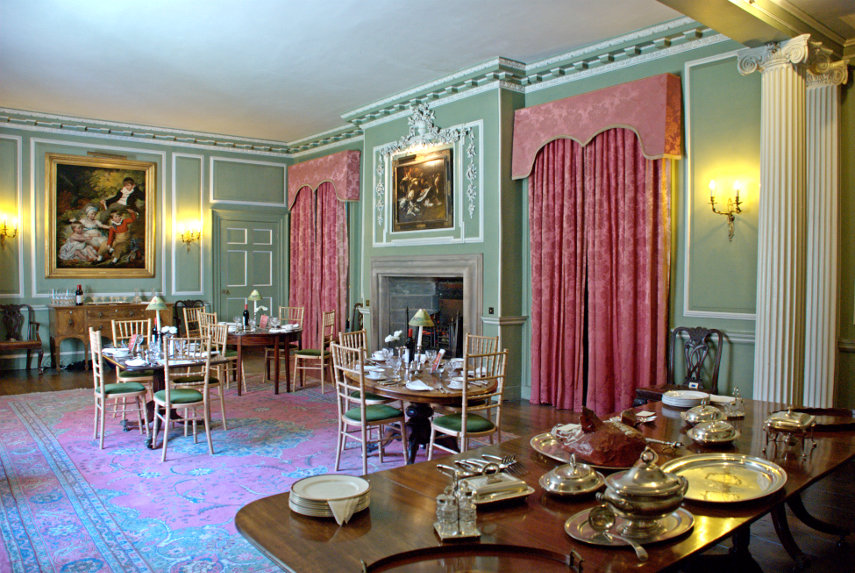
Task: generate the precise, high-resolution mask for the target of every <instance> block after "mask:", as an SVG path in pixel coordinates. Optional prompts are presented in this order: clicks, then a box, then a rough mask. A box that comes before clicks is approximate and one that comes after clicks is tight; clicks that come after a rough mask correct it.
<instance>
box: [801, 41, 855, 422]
mask: <svg viewBox="0 0 855 573" xmlns="http://www.w3.org/2000/svg"><path fill="white" fill-rule="evenodd" d="M810 48H811V50H810V56H809V58H808V62H807V70H806V74H805V81H806V85H807V95H806V114H807V149H806V152H807V198H806V209H805V216H806V219H807V253H806V255H807V256H806V267H807V268H806V277H807V284H806V291H805V376H804V405H806V406H810V407H815V408H828V407H831V406H833V405H834V397H835V381H836V378H837V372H836V369H837V335H838V320H837V313H838V296H837V288H838V273H839V268H838V258H839V256H838V249H839V242H840V220H839V215H838V212H839V211H838V204H839V195H840V166H839V163H840V152H839V148H840V134H839V131H840V127H839V126H840V86H841V85H843V84H845V83H846V81H847V79H848V73H849V71H848V68H847V65H846V62H843V61H837V62H832V61H831V59H830V57H829V54H830V52H829V51H828V50H826V49H824V48H823V47H822V46H821V44H820V43H818V42H811V44H810Z"/></svg>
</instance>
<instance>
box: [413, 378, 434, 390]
mask: <svg viewBox="0 0 855 573" xmlns="http://www.w3.org/2000/svg"><path fill="white" fill-rule="evenodd" d="M407 390H415V391H416V392H424V391H426V390H433V388H431V387H430V386H428V385H427V384H425V383H424V382H422V381H421V380H410V381H409V382H407Z"/></svg>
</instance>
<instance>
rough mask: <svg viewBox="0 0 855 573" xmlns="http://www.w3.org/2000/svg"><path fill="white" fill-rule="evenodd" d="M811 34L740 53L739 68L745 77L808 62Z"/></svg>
mask: <svg viewBox="0 0 855 573" xmlns="http://www.w3.org/2000/svg"><path fill="white" fill-rule="evenodd" d="M809 39H810V34H802V35H801V36H796V37H795V38H792V39H790V40H787V41H785V42H771V43H769V44H766V45H765V46H761V47H759V48H747V49H745V50H741V51H740V52H739V53H738V59H737V64H736V65H737V68H738V70H739V73H740V74H742V75H743V76H747V75H748V74H751V73H754V72H757V71H759V72H760V73H761V74H762V73H764V72H767V71H769V70H772V69H776V68H779V67H781V66H790V65H794V64H800V63H802V62H806V61H807V59H808V52H809V47H808V40H809Z"/></svg>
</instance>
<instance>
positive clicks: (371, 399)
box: [338, 330, 392, 404]
mask: <svg viewBox="0 0 855 573" xmlns="http://www.w3.org/2000/svg"><path fill="white" fill-rule="evenodd" d="M338 343H339V344H341V345H342V346H347V347H348V348H361V349H362V350H363V352H365V353H366V354H367V353H368V333H367V332H366V331H365V330H356V331H353V332H339V333H338ZM391 401H392V400H391V399H389V398H384V397H383V396H378V395H377V394H373V393H371V392H369V393H368V394H366V395H365V403H366V404H386V403H388V402H391Z"/></svg>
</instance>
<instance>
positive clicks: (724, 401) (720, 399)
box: [710, 394, 736, 404]
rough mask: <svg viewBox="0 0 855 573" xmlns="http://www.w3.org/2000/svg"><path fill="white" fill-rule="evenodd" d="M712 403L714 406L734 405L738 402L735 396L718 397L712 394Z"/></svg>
mask: <svg viewBox="0 0 855 573" xmlns="http://www.w3.org/2000/svg"><path fill="white" fill-rule="evenodd" d="M710 402H712V403H713V404H733V403H734V402H736V398H734V397H733V396H718V395H716V394H710Z"/></svg>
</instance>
